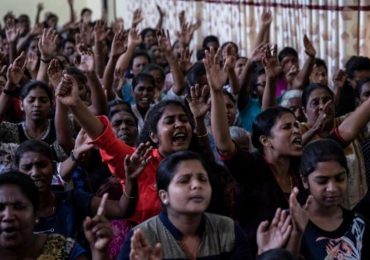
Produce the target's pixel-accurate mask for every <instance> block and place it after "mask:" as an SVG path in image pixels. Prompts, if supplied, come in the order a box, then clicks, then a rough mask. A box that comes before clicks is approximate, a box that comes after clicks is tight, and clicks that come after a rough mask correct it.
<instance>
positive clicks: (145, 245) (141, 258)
mask: <svg viewBox="0 0 370 260" xmlns="http://www.w3.org/2000/svg"><path fill="white" fill-rule="evenodd" d="M162 258H163V252H162V247H161V244H160V243H157V244H156V245H155V247H154V248H153V247H152V246H151V245H150V244H149V242H148V241H147V240H146V239H145V237H144V235H143V233H142V231H141V230H140V229H139V228H138V229H136V230H135V231H134V234H133V235H132V237H131V251H130V260H161V259H162Z"/></svg>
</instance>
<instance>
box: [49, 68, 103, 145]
mask: <svg viewBox="0 0 370 260" xmlns="http://www.w3.org/2000/svg"><path fill="white" fill-rule="evenodd" d="M63 77H64V78H65V79H64V80H63V81H62V84H59V85H58V87H57V90H56V93H55V94H56V97H57V99H58V101H60V102H61V103H62V104H63V105H65V106H67V107H68V108H69V109H70V110H71V111H72V113H73V115H74V116H75V118H76V120H77V121H78V123H79V124H80V125H81V127H82V128H83V129H84V130H85V131H86V133H87V134H88V136H89V137H90V138H91V139H96V138H97V137H98V136H100V135H101V134H102V133H103V130H104V126H103V124H102V123H101V122H100V121H99V120H98V119H97V118H96V117H95V116H94V115H93V114H92V113H91V112H90V110H89V109H88V108H87V106H86V105H85V104H84V103H83V102H82V100H81V99H80V97H79V94H78V85H77V82H76V80H75V79H74V78H73V77H72V76H70V75H68V74H64V75H63Z"/></svg>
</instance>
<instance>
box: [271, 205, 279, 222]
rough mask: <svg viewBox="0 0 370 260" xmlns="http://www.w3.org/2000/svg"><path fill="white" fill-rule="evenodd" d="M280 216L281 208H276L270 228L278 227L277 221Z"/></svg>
mask: <svg viewBox="0 0 370 260" xmlns="http://www.w3.org/2000/svg"><path fill="white" fill-rule="evenodd" d="M280 215H281V208H277V209H276V212H275V216H274V218H273V219H272V221H271V226H277V225H278V223H279V219H280Z"/></svg>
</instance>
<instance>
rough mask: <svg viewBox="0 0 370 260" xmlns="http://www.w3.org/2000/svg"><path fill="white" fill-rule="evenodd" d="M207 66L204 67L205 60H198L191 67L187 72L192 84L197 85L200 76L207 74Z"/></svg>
mask: <svg viewBox="0 0 370 260" xmlns="http://www.w3.org/2000/svg"><path fill="white" fill-rule="evenodd" d="M206 74H207V73H206V68H205V67H204V64H203V62H201V61H200V62H196V63H194V64H193V66H192V67H191V68H190V69H189V71H188V73H187V74H186V79H187V81H188V83H189V85H191V86H195V84H197V81H198V79H199V77H201V76H202V75H206Z"/></svg>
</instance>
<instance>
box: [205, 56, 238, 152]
mask: <svg viewBox="0 0 370 260" xmlns="http://www.w3.org/2000/svg"><path fill="white" fill-rule="evenodd" d="M205 54H206V55H205V58H204V59H203V62H204V66H205V68H206V71H207V79H208V84H209V86H210V88H211V127H212V134H213V136H214V138H215V141H216V146H217V149H218V150H219V151H220V152H221V153H222V154H224V155H228V154H232V153H233V152H234V151H235V149H236V148H235V144H234V142H233V141H232V139H231V136H230V132H229V126H228V124H227V117H226V109H225V102H224V97H223V95H224V94H223V93H222V92H223V86H224V84H225V82H226V79H227V74H226V72H225V71H223V70H222V69H221V67H220V64H219V61H217V60H216V57H217V56H218V55H215V53H214V50H213V49H211V51H210V52H208V51H206V53H205Z"/></svg>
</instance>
